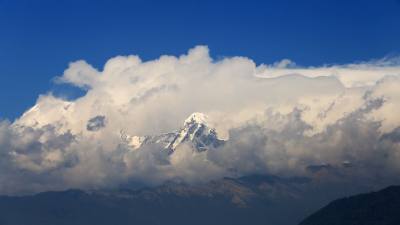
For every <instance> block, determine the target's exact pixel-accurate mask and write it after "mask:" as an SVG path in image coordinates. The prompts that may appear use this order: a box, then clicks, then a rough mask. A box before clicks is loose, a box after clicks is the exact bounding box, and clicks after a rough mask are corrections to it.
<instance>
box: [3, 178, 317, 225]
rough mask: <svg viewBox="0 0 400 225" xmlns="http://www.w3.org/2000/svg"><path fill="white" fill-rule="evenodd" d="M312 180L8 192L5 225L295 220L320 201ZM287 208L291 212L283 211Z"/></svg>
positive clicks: (277, 223) (285, 223) (230, 224)
mask: <svg viewBox="0 0 400 225" xmlns="http://www.w3.org/2000/svg"><path fill="white" fill-rule="evenodd" d="M309 182H310V180H308V179H306V178H292V179H281V178H277V177H271V176H260V175H257V176H249V177H243V178H240V179H231V178H224V179H220V180H215V181H211V182H208V183H204V184H197V185H190V184H185V183H182V182H167V183H165V184H163V185H161V186H157V187H152V188H143V189H138V190H132V189H120V190H97V191H82V190H67V191H60V192H44V193H40V194H36V195H32V196H20V197H5V196H3V197H0V211H1V213H0V224H2V225H3V224H4V225H19V224H30V225H47V224H48V225H52V224H66V225H67V224H68V225H81V224H82V225H83V224H104V225H106V224H108V225H109V224H119V225H124V224H147V225H153V224H154V225H156V224H176V225H180V224H182V225H184V224H188V223H190V224H199V225H200V224H215V225H217V224H219V225H224V224H226V225H234V224H238V225H239V224H249V223H250V224H254V225H257V224H260V225H265V224H271V225H290V224H295V223H296V222H298V221H299V220H300V219H302V218H303V217H304V215H306V214H309V213H310V212H312V210H314V209H315V208H317V207H319V206H320V204H321V203H320V202H318V201H317V202H311V203H310V202H308V203H306V202H305V200H306V196H307V194H306V193H305V192H304V186H305V185H307V184H308V183H309ZM308 195H309V194H308ZM288 202H290V204H288ZM287 213H290V214H291V216H290V217H282V216H281V215H282V214H287ZM21 215H23V216H21Z"/></svg>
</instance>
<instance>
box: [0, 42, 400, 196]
mask: <svg viewBox="0 0 400 225" xmlns="http://www.w3.org/2000/svg"><path fill="white" fill-rule="evenodd" d="M56 81H57V82H64V83H69V84H71V85H74V86H76V87H79V88H82V89H85V90H87V92H86V94H85V95H84V96H82V97H80V98H78V99H76V100H73V101H67V100H64V99H60V98H57V97H54V96H52V95H51V94H48V95H42V96H40V97H39V98H38V100H37V103H36V105H35V106H34V107H32V108H31V109H30V110H28V111H27V112H25V113H24V114H23V115H22V116H21V117H20V118H18V119H17V120H16V121H15V122H14V123H11V124H10V123H8V122H2V123H1V125H0V146H1V154H2V155H3V156H4V157H3V158H2V159H1V164H0V166H1V167H2V171H3V172H1V173H2V174H0V183H4V182H1V181H5V179H7V180H11V181H10V182H8V183H9V184H8V185H3V186H1V185H0V192H3V193H12V192H22V191H37V190H47V189H62V188H68V187H82V188H101V187H105V186H113V185H114V186H116V185H119V184H124V183H129V182H143V183H150V184H155V183H158V182H162V181H164V180H166V179H175V178H181V179H185V180H187V181H190V182H196V181H205V180H208V179H213V178H218V177H221V176H226V175H245V174H251V173H271V174H275V175H284V176H292V175H308V173H309V171H307V170H306V168H307V166H309V165H319V164H321V165H322V164H324V165H325V164H329V165H332V166H333V167H334V168H338V169H343V168H344V167H343V166H342V163H343V162H349V163H350V164H351V165H357V166H355V167H352V168H353V169H352V171H354V172H353V173H354V174H357V175H363V174H366V173H367V171H368V167H370V168H374V169H375V168H382V170H381V171H382V173H386V174H387V176H390V175H391V174H393V173H395V172H399V169H400V168H398V166H397V164H398V160H399V153H398V152H399V151H400V149H399V143H396V142H395V141H393V140H395V139H382V138H381V136H382V135H384V134H385V133H386V134H390V132H392V131H393V130H394V129H395V128H397V127H399V126H400V117H399V116H398V115H397V114H396V112H398V111H399V110H400V109H399V107H400V90H399V89H398V87H399V85H400V65H399V64H398V63H396V61H395V60H389V59H384V60H377V61H371V62H361V63H357V64H349V65H332V66H321V67H309V68H301V67H298V66H296V64H295V63H294V62H292V61H290V60H287V59H285V60H282V61H280V62H278V63H275V64H272V65H269V66H267V65H259V66H257V65H256V64H255V63H254V62H253V61H252V60H251V59H248V58H245V57H232V58H225V59H223V60H219V61H215V60H213V59H212V58H211V57H210V56H209V51H208V48H207V47H205V46H198V47H196V48H194V49H191V50H190V51H189V53H188V54H187V55H182V56H179V57H174V56H161V57H160V58H158V59H155V60H152V61H144V62H143V61H142V60H141V59H140V58H139V57H138V56H126V57H125V56H118V57H115V58H112V59H110V60H108V61H107V62H106V64H105V66H104V69H102V70H97V69H94V68H93V67H92V66H91V65H89V64H88V63H86V62H85V61H78V62H74V63H71V64H70V65H69V67H68V69H66V70H65V72H64V74H63V75H62V76H60V77H58V78H57V79H56ZM193 112H203V113H205V114H207V115H208V117H209V120H210V123H212V124H213V126H215V128H216V129H217V132H218V133H219V134H221V136H223V137H225V138H229V140H228V142H227V143H226V144H225V145H224V146H223V147H221V148H220V149H217V150H216V151H209V152H202V153H197V152H193V151H191V150H190V149H189V147H188V146H182V147H180V148H178V149H177V151H176V152H175V153H173V154H172V155H168V154H166V153H165V151H160V149H158V146H146V147H144V148H143V149H139V150H133V149H131V148H129V146H125V145H123V143H122V142H123V141H122V140H121V137H120V133H121V131H124V132H126V133H127V134H129V135H140V136H141V135H155V134H160V133H164V132H170V131H173V130H176V129H178V128H179V127H180V126H181V124H182V123H183V121H184V120H185V119H186V117H187V116H189V115H190V114H191V113H193ZM94 118H97V119H94ZM98 118H101V120H98ZM88 121H89V122H90V121H92V122H93V123H94V125H95V126H92V125H93V124H89V125H90V126H89V125H88ZM88 127H90V129H88ZM92 128H93V129H92ZM354 168H355V169H354ZM20 171H24V172H23V173H21V172H20ZM346 171H347V170H346ZM21 174H23V175H21ZM26 180H29V183H28V182H26ZM23 183H26V184H24V185H21V184H23ZM28 184H29V185H28ZM14 186H18V187H19V188H15V187H14Z"/></svg>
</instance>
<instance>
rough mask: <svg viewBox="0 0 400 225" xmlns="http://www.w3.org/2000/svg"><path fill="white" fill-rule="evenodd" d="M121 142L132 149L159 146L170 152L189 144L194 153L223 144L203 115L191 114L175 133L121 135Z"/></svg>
mask: <svg viewBox="0 0 400 225" xmlns="http://www.w3.org/2000/svg"><path fill="white" fill-rule="evenodd" d="M121 138H122V140H123V141H124V142H125V143H127V144H128V146H130V147H131V148H133V149H139V148H141V147H143V146H145V145H150V144H152V145H160V147H161V148H162V149H166V150H168V151H170V152H173V151H175V149H176V148H177V147H178V146H180V145H181V144H184V143H185V144H189V145H190V146H192V147H193V149H194V150H196V151H199V152H201V151H206V150H209V149H215V148H217V147H219V146H221V145H223V144H224V142H225V141H224V140H222V139H219V137H218V134H217V132H216V131H215V129H214V128H211V127H210V126H209V124H208V122H207V116H206V115H204V114H203V113H199V112H196V113H193V114H191V115H190V116H189V117H188V118H187V119H186V120H185V121H184V123H183V126H182V127H181V128H180V129H179V130H177V131H175V132H170V133H165V134H160V135H155V136H129V135H126V134H122V135H121Z"/></svg>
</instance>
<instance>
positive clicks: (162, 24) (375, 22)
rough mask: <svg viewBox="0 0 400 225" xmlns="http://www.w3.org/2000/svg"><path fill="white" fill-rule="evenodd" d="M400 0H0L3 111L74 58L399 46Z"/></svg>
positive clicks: (357, 51)
mask: <svg viewBox="0 0 400 225" xmlns="http://www.w3.org/2000/svg"><path fill="white" fill-rule="evenodd" d="M399 40H400V1H398V0H384V1H378V0H375V1H366V0H364V1H357V0H354V1H349V0H347V1H344V0H343V1H341V0H337V1H320V0H312V1H287V0H284V1H249V0H248V1H149V0H147V1H121V0H113V1H101V0H98V1H88V0H80V1H76V0H70V1H63V0H60V1H47V0H43V1H22V0H0V68H1V70H0V117H1V118H8V119H11V120H12V119H14V118H16V117H18V116H19V115H20V114H21V113H22V112H23V111H25V110H26V109H27V108H29V107H30V106H32V105H33V104H34V102H35V100H36V98H37V96H38V95H39V94H41V93H46V92H48V91H55V92H60V93H62V94H66V95H74V94H76V93H75V90H72V89H70V88H67V87H65V86H57V85H55V84H53V83H52V81H51V80H52V78H53V77H55V76H57V75H61V74H62V73H63V70H64V69H65V68H66V67H67V65H68V63H69V62H71V61H75V60H78V59H85V60H86V61H88V62H89V63H90V64H92V65H94V66H95V67H98V68H101V67H102V65H103V64H104V62H105V61H106V60H107V59H109V58H110V57H112V56H116V55H127V54H138V55H140V56H141V58H142V59H144V60H147V59H152V58H156V57H158V56H159V55H161V54H173V55H178V54H182V53H185V52H186V51H187V50H188V49H189V48H192V47H193V46H195V45H199V44H202V45H208V46H209V48H210V49H211V55H212V56H213V57H214V58H217V59H218V58H222V57H224V56H234V55H241V56H247V57H250V58H252V59H253V60H255V61H256V62H257V63H272V62H275V61H278V60H280V59H283V58H289V59H291V60H293V61H295V62H296V63H297V64H299V65H304V66H310V65H321V64H325V63H329V64H332V63H335V64H342V63H350V62H354V61H362V60H369V59H376V58H382V57H384V56H387V55H390V56H397V55H398V54H399V52H400V41H399Z"/></svg>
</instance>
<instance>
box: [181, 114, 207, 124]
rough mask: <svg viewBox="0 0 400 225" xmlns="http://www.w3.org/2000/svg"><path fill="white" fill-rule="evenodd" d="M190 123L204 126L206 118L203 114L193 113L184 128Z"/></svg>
mask: <svg viewBox="0 0 400 225" xmlns="http://www.w3.org/2000/svg"><path fill="white" fill-rule="evenodd" d="M191 123H198V124H206V123H207V116H206V115H204V114H203V113H199V112H195V113H192V114H191V115H190V116H189V117H188V118H187V119H186V120H185V123H184V126H186V125H188V124H191Z"/></svg>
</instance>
